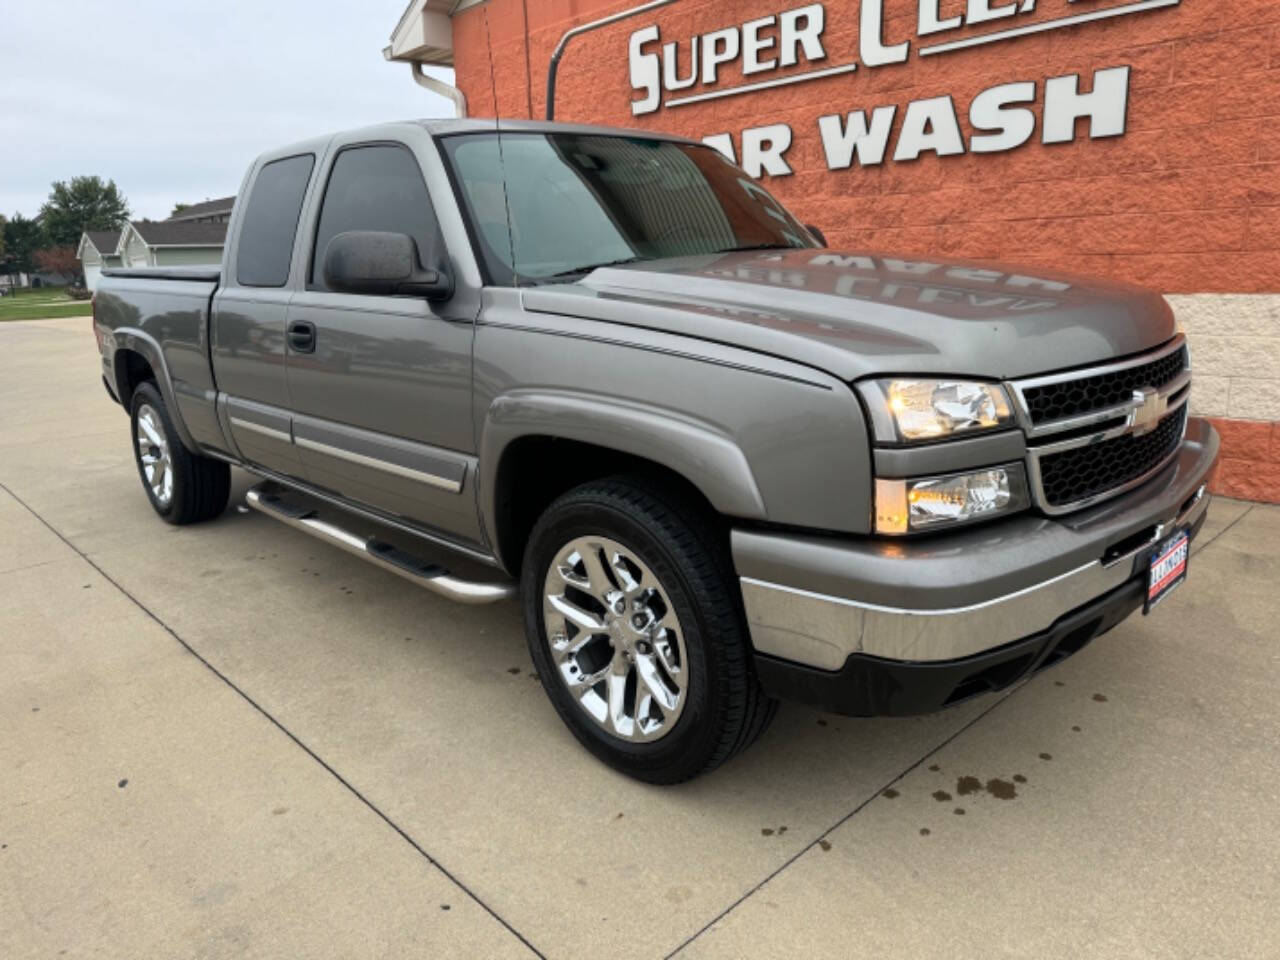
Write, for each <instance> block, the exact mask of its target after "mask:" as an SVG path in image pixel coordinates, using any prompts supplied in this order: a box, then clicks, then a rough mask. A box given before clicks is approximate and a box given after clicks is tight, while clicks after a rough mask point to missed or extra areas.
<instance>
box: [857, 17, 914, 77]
mask: <svg viewBox="0 0 1280 960" xmlns="http://www.w3.org/2000/svg"><path fill="white" fill-rule="evenodd" d="M883 22H884V0H862V20H861V26H859V28H858V43H859V47H860V49H861V51H862V62H863V63H865V64H866V65H867V66H868V67H879V66H882V65H883V64H886V63H903V62H904V61H905V60H906V59H907V51H908V50H909V49H910V47H911V44H910V43H908V42H907V41H905V40H904V41H903V42H902V43H899V44H896V45H895V46H891V47H886V46H885V45H884V44H883V42H882V40H881V35H880V27H881V24H882V23H883Z"/></svg>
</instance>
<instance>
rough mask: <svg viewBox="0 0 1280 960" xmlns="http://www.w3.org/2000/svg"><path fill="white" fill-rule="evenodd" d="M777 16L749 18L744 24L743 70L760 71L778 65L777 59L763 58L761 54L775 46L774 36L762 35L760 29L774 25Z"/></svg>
mask: <svg viewBox="0 0 1280 960" xmlns="http://www.w3.org/2000/svg"><path fill="white" fill-rule="evenodd" d="M776 19H777V18H776V17H761V18H760V19H759V20H748V21H747V22H746V23H744V24H743V25H742V72H743V73H744V74H747V73H759V72H760V71H761V70H772V69H773V68H774V67H776V66H777V65H778V61H777V60H761V59H760V54H761V53H762V52H764V51H765V50H771V49H772V48H773V37H762V36H760V31H761V30H763V29H764V28H765V27H771V26H773V23H774V20H776Z"/></svg>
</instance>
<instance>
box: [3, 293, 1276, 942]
mask: <svg viewBox="0 0 1280 960" xmlns="http://www.w3.org/2000/svg"><path fill="white" fill-rule="evenodd" d="M0 413H2V414H3V415H2V416H0V485H2V487H0V770H2V771H3V787H2V789H0V956H3V957H5V958H19V957H54V956H63V955H66V956H73V957H92V958H95V960H96V958H102V957H143V958H150V957H164V958H170V957H173V958H185V957H192V958H195V957H199V958H213V957H241V956H252V957H270V958H290V960H295V958H301V957H367V956H385V957H394V958H403V957H411V956H412V957H433V958H435V957H447V956H458V957H501V956H513V957H514V956H524V955H530V954H534V955H543V956H548V957H589V958H593V960H600V958H627V957H665V956H669V955H672V954H677V955H680V956H682V957H746V956H751V957H756V956H759V957H789V956H817V957H862V956H866V957H925V956H932V957H946V958H948V960H951V958H963V957H974V958H983V960H990V958H992V957H1004V956H1008V957H1023V956H1035V957H1063V958H1072V960H1076V958H1080V957H1193V956H1194V957H1231V958H1241V957H1275V956H1280V829H1278V828H1277V825H1278V824H1280V796H1278V794H1280V696H1278V694H1280V643H1278V640H1280V589H1278V585H1280V508H1276V507H1265V506H1251V505H1249V504H1244V503H1234V502H1230V501H1222V500H1219V501H1218V502H1216V503H1215V504H1214V506H1213V507H1212V509H1211V511H1210V518H1209V521H1208V525H1207V526H1206V528H1205V530H1204V533H1203V535H1202V536H1201V537H1200V539H1199V540H1198V541H1197V543H1196V549H1195V551H1194V556H1193V559H1192V563H1191V576H1190V580H1189V582H1188V583H1187V585H1186V586H1185V587H1183V588H1182V589H1181V590H1180V591H1179V592H1178V593H1177V594H1176V595H1175V596H1174V597H1172V598H1171V599H1170V600H1169V601H1168V602H1167V603H1166V604H1165V605H1163V606H1162V607H1161V608H1160V609H1159V610H1158V611H1157V612H1156V614H1154V615H1153V616H1151V617H1149V618H1145V619H1144V618H1142V617H1140V616H1139V617H1135V618H1133V619H1131V620H1129V621H1128V622H1127V623H1125V624H1124V625H1122V626H1121V627H1120V628H1119V629H1117V630H1116V631H1114V632H1113V633H1112V634H1110V635H1108V636H1106V637H1104V638H1102V639H1101V640H1099V641H1098V642H1096V643H1095V644H1094V645H1093V646H1092V647H1090V648H1089V649H1087V650H1086V651H1084V652H1083V653H1081V654H1080V655H1079V656H1078V657H1076V658H1074V659H1072V660H1070V661H1068V662H1067V663H1065V664H1064V665H1063V666H1061V667H1059V668H1058V669H1055V670H1051V671H1048V672H1047V673H1044V674H1041V675H1039V676H1037V677H1036V678H1034V679H1032V680H1031V681H1029V682H1027V683H1025V684H1023V685H1022V686H1020V687H1018V688H1017V689H1014V690H1012V691H1009V692H1006V693H1004V694H1002V695H997V696H989V697H985V698H983V699H981V700H978V701H976V702H972V703H969V704H966V705H963V706H961V707H959V708H957V709H954V710H951V711H949V712H946V713H943V714H939V715H936V716H931V717H926V718H917V719H907V720H849V719H844V718H839V717H829V716H822V715H819V714H816V713H814V712H813V711H810V710H805V709H802V708H799V707H792V706H785V707H784V708H783V709H782V711H781V713H780V714H779V717H778V720H777V722H776V723H775V724H774V726H773V727H772V729H771V730H770V731H769V732H768V733H767V734H766V735H765V737H764V738H763V739H762V741H761V742H760V743H759V744H758V745H757V746H756V747H755V748H753V749H752V750H750V751H749V752H748V753H746V754H745V755H743V756H742V757H740V758H738V759H737V760H736V761H734V762H732V763H731V764H730V765H729V766H727V767H725V768H723V769H722V770H720V771H719V772H717V773H715V774H713V775H711V776H708V777H705V778H703V779H701V780H698V781H696V782H694V783H691V784H687V785H684V786H680V787H676V788H667V789H662V788H654V787H648V786H643V785H640V784H637V783H634V782H631V781H629V780H626V779H624V778H622V777H620V776H618V775H616V774H614V773H612V772H611V771H610V770H608V769H607V768H605V767H603V766H602V765H600V764H599V763H597V762H596V761H595V760H593V759H592V758H591V757H590V756H589V755H588V754H587V753H586V752H585V751H583V750H582V749H581V748H580V747H579V746H578V744H577V742H576V741H575V740H574V739H573V738H572V737H571V736H570V735H569V734H568V732H567V731H566V730H564V729H563V728H562V726H561V724H560V722H559V720H558V719H557V718H556V716H555V714H554V712H553V710H552V708H551V706H550V705H549V703H548V702H547V701H546V699H545V697H544V695H543V693H542V690H541V689H540V685H539V684H538V683H537V681H536V680H535V679H534V678H533V676H532V674H531V672H530V671H531V667H530V662H529V659H528V656H527V654H526V651H525V642H524V638H523V635H522V631H521V626H520V619H519V615H518V611H517V609H516V606H515V605H514V604H511V605H506V606H500V607H494V608H483V609H469V608H464V607H460V606H454V605H451V604H450V603H448V602H447V601H444V600H442V599H439V598H436V597H435V596H433V595H431V594H428V593H425V592H422V591H419V590H416V589H415V588H414V587H413V586H412V585H410V584H406V583H405V582H403V581H402V580H400V579H398V578H396V577H393V576H391V575H388V574H385V573H382V572H380V571H378V570H376V569H374V568H371V567H369V566H368V565H366V564H363V563H361V562H360V561H358V560H356V559H354V558H352V557H349V556H347V555H345V554H343V553H340V552H338V551H336V550H333V549H330V548H326V547H324V546H322V545H320V544H318V543H316V542H314V541H312V540H310V539H309V538H307V537H305V536H304V535H302V534H300V533H296V532H293V531H291V530H288V529H286V528H284V527H282V526H280V525H278V524H276V523H274V522H273V521H272V520H270V519H268V518H266V517H263V516H260V515H258V514H254V513H241V512H238V511H237V510H235V509H234V507H233V508H232V509H231V510H229V511H228V512H227V513H226V514H225V515H224V516H223V517H222V518H221V519H219V520H217V521H215V522H213V523H211V524H207V525H204V526H200V527H192V528H184V529H175V528H173V527H169V526H166V525H165V524H163V523H162V522H160V521H159V520H158V519H157V518H156V517H154V516H153V515H152V513H151V509H150V507H149V506H148V505H147V501H146V499H145V497H144V496H143V492H142V490H141V488H140V484H139V481H138V477H137V474H136V472H135V470H134V467H133V465H132V462H131V458H130V452H129V440H128V428H127V423H126V420H125V417H124V415H123V413H122V412H121V411H120V409H119V408H118V407H116V406H115V405H114V404H113V403H111V402H110V401H109V399H108V398H107V396H106V394H105V392H104V391H103V388H102V385H101V383H100V382H99V373H98V364H97V357H96V353H95V349H94V344H93V338H92V335H91V333H90V331H89V322H88V321H87V320H86V319H84V318H78V319H74V320H58V321H40V322H23V323H8V324H0ZM248 483H249V481H248V478H247V477H245V476H244V475H239V476H237V482H236V496H237V497H239V496H241V495H242V494H243V490H244V488H245V487H246V486H247V485H248Z"/></svg>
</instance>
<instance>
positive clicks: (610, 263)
mask: <svg viewBox="0 0 1280 960" xmlns="http://www.w3.org/2000/svg"><path fill="white" fill-rule="evenodd" d="M649 259H652V258H650V257H639V256H636V257H620V258H619V259H617V260H606V261H604V262H603V263H589V264H587V265H586V266H584V267H574V268H572V269H570V270H561V271H560V272H559V273H551V274H548V275H547V276H545V277H539V278H538V279H539V280H541V281H546V280H559V279H560V278H561V277H573V276H577V275H578V274H588V273H590V272H591V271H592V270H599V269H601V268H602V267H620V266H622V265H623V264H624V263H639V262H640V261H641V260H649Z"/></svg>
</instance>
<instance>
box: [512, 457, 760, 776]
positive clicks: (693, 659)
mask: <svg viewBox="0 0 1280 960" xmlns="http://www.w3.org/2000/svg"><path fill="white" fill-rule="evenodd" d="M522 581H523V582H522V590H521V594H522V597H523V602H524V616H525V632H526V635H527V638H528V641H529V651H530V654H531V656H532V657H533V662H534V665H535V667H536V668H537V671H538V675H539V677H540V678H541V679H542V684H543V687H544V688H545V689H546V691H547V694H548V696H549V697H550V698H551V702H552V703H553V704H554V705H555V708H556V711H557V713H559V714H560V718H561V719H562V720H563V721H564V722H565V724H566V725H567V726H568V727H569V729H570V730H571V731H572V732H573V734H574V736H576V737H577V738H578V740H579V741H581V742H582V744H583V745H584V746H585V747H586V748H587V749H588V750H590V751H591V752H592V753H593V754H595V755H596V756H597V757H598V758H600V759H601V760H603V761H604V762H605V763H607V764H609V765H610V766H611V767H613V768H614V769H616V770H619V771H621V772H623V773H625V774H627V775H629V776H632V777H635V778H637V779H640V780H644V781H647V782H649V783H660V784H668V783H678V782H680V781H682V780H688V779H690V778H691V777H695V776H697V775H698V774H701V773H704V772H707V771H709V770H712V769H714V768H715V767H717V766H719V765H720V764H722V763H724V762H725V761H726V760H728V759H730V758H731V757H733V756H734V755H735V754H737V753H739V752H740V751H742V750H744V749H745V748H746V747H748V746H749V745H750V744H751V743H753V742H754V741H755V740H756V738H757V737H759V736H760V734H761V733H762V732H763V731H764V729H765V727H766V726H767V725H768V723H769V721H770V720H771V719H772V718H773V715H774V713H775V712H776V706H777V705H776V702H775V701H772V700H770V699H769V698H768V697H766V696H765V694H764V692H763V691H762V690H761V688H760V685H759V682H758V681H757V679H756V676H755V671H754V669H753V665H752V661H751V648H750V644H749V642H748V639H747V632H746V627H745V623H744V619H743V615H742V611H741V605H740V601H739V598H738V593H737V590H738V586H737V579H736V577H735V576H734V574H733V569H732V564H731V562H730V560H729V556H728V549H727V543H726V542H725V539H724V536H723V532H722V531H721V530H720V529H719V528H718V527H717V525H716V524H715V523H714V516H713V515H711V514H710V511H709V510H707V509H706V508H704V507H703V506H702V505H701V504H698V503H695V502H693V501H692V499H691V498H689V497H687V496H685V495H683V494H682V493H680V492H679V491H676V490H673V489H671V488H669V487H666V486H665V485H663V484H660V483H657V482H654V481H650V480H647V479H641V478H631V477H615V478H610V479H607V480H601V481H598V482H593V483H588V484H585V485H583V486H581V487H578V488H576V489H574V490H571V491H570V492H568V493H566V494H565V495H564V496H562V497H560V498H559V499H558V500H556V501H555V502H554V503H553V504H552V505H551V506H550V507H548V508H547V510H546V512H545V513H544V514H543V515H542V517H541V518H539V520H538V522H537V524H536V525H535V526H534V529H533V532H532V533H531V535H530V537H529V542H528V545H527V547H526V549H525V557H524V565H523V574H522Z"/></svg>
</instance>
